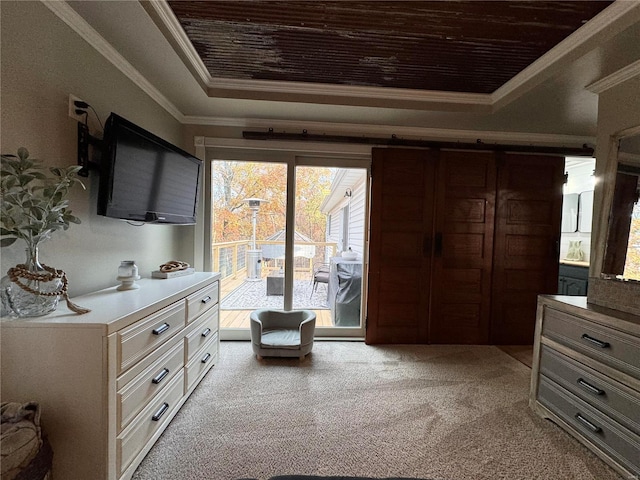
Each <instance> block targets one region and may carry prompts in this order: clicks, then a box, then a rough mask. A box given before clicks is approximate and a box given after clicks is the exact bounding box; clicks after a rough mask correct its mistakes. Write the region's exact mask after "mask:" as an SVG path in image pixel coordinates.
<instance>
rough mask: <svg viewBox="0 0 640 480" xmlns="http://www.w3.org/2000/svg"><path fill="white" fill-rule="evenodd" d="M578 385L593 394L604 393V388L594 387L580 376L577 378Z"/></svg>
mask: <svg viewBox="0 0 640 480" xmlns="http://www.w3.org/2000/svg"><path fill="white" fill-rule="evenodd" d="M578 385H580V386H581V387H582V388H584V389H585V390H586V391H587V392H591V393H593V394H594V395H604V390H602V389H601V388H598V387H594V386H593V385H591V384H590V383H589V382H587V381H586V380H584V379H582V378H579V379H578Z"/></svg>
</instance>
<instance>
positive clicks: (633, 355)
mask: <svg viewBox="0 0 640 480" xmlns="http://www.w3.org/2000/svg"><path fill="white" fill-rule="evenodd" d="M529 404H530V406H531V408H532V409H533V410H534V411H535V412H536V413H537V414H538V415H540V416H542V417H544V418H548V419H550V420H552V421H553V422H555V423H556V424H557V425H559V426H560V427H561V428H563V429H564V430H566V431H567V432H568V433H569V434H571V435H572V436H574V437H575V438H576V439H577V440H579V441H580V442H582V443H583V444H584V445H585V446H586V447H587V448H589V449H590V450H591V451H593V452H594V453H595V454H596V455H598V456H599V457H600V458H602V460H604V461H605V462H606V463H607V464H609V465H610V466H611V467H613V468H614V469H615V470H616V471H618V472H619V473H620V474H622V475H623V477H624V478H629V479H636V478H640V317H638V316H635V315H631V314H627V313H624V312H618V311H615V310H609V309H606V308H603V307H599V306H596V305H592V304H587V298H586V297H570V296H560V295H541V296H539V297H538V312H537V320H536V333H535V343H534V351H533V369H532V377H531V394H530V399H529Z"/></svg>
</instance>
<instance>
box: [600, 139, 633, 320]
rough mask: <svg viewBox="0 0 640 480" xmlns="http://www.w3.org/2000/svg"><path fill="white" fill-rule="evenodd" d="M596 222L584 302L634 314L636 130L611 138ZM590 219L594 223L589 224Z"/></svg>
mask: <svg viewBox="0 0 640 480" xmlns="http://www.w3.org/2000/svg"><path fill="white" fill-rule="evenodd" d="M605 167H606V168H605V169H604V172H603V179H604V181H603V182H602V183H601V184H600V187H596V188H597V189H598V188H599V191H600V192H601V195H602V197H601V198H602V203H601V209H600V211H601V212H602V213H604V212H606V217H604V218H599V219H598V222H599V224H598V225H599V228H598V243H597V244H596V245H598V247H596V248H597V250H595V251H594V252H593V253H595V254H596V256H597V261H596V262H595V264H594V271H593V274H594V275H595V277H590V279H589V291H588V294H587V295H588V299H587V301H588V302H589V303H592V304H596V305H599V306H603V307H607V308H610V309H613V310H618V311H621V312H627V313H633V314H635V315H640V262H639V261H638V259H639V254H640V221H639V220H640V219H639V216H640V211H639V208H640V207H639V206H638V204H639V203H640V202H638V190H639V188H638V187H639V185H640V184H639V181H640V126H637V127H633V128H629V129H627V130H625V131H623V132H621V133H620V134H619V135H616V136H613V137H611V144H610V154H609V158H608V159H607V161H606V165H605ZM594 220H595V219H594Z"/></svg>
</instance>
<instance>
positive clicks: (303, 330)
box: [300, 312, 316, 345]
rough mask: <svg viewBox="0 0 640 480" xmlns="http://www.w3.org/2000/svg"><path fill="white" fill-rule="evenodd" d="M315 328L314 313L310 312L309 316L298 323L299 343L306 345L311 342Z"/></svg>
mask: <svg viewBox="0 0 640 480" xmlns="http://www.w3.org/2000/svg"><path fill="white" fill-rule="evenodd" d="M315 329H316V314H315V313H313V312H311V314H310V315H309V318H307V319H306V320H304V321H303V322H302V323H301V324H300V344H301V345H306V344H308V343H310V342H313V335H314V333H315Z"/></svg>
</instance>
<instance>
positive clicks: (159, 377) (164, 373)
mask: <svg viewBox="0 0 640 480" xmlns="http://www.w3.org/2000/svg"><path fill="white" fill-rule="evenodd" d="M167 375H169V369H168V368H163V369H162V371H161V372H160V373H159V374H158V375H156V376H155V377H153V380H151V383H155V384H156V385H157V384H158V383H160V382H161V381H162V380H164V379H165V377H166V376H167Z"/></svg>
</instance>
